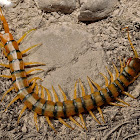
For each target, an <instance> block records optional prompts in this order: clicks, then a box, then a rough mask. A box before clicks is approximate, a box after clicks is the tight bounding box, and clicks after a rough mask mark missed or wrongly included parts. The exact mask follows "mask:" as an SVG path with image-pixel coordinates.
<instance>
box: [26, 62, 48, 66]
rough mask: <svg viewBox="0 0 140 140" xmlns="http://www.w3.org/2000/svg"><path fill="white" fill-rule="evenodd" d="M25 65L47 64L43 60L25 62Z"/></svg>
mask: <svg viewBox="0 0 140 140" xmlns="http://www.w3.org/2000/svg"><path fill="white" fill-rule="evenodd" d="M24 65H25V66H29V65H46V64H44V63H41V62H24Z"/></svg>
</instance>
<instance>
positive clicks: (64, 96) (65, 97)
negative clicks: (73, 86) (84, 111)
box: [58, 85, 83, 128]
mask: <svg viewBox="0 0 140 140" xmlns="http://www.w3.org/2000/svg"><path fill="white" fill-rule="evenodd" d="M58 87H59V90H60V92H61V93H62V95H63V98H64V101H66V100H67V96H66V94H65V92H64V91H63V90H62V88H61V86H60V85H58ZM69 119H70V120H71V121H72V122H73V123H75V124H76V125H77V126H79V127H80V128H83V126H81V125H80V124H79V123H78V122H77V121H76V120H75V119H74V118H73V117H72V116H70V117H69Z"/></svg>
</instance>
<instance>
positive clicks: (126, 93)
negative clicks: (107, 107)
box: [122, 91, 136, 99]
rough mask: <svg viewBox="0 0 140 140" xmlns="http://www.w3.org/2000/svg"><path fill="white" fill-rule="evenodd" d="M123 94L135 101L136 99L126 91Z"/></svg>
mask: <svg viewBox="0 0 140 140" xmlns="http://www.w3.org/2000/svg"><path fill="white" fill-rule="evenodd" d="M122 94H125V95H127V96H129V97H131V98H133V99H136V98H135V97H134V96H132V95H131V94H130V93H128V92H126V91H123V92H122Z"/></svg>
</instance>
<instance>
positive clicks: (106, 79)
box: [100, 73, 109, 87]
mask: <svg viewBox="0 0 140 140" xmlns="http://www.w3.org/2000/svg"><path fill="white" fill-rule="evenodd" d="M100 74H101V75H102V76H103V77H104V79H105V86H106V87H107V86H108V85H109V83H108V78H107V77H106V76H105V75H104V74H103V73H100Z"/></svg>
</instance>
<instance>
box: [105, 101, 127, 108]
mask: <svg viewBox="0 0 140 140" xmlns="http://www.w3.org/2000/svg"><path fill="white" fill-rule="evenodd" d="M108 104H110V105H114V106H120V107H126V106H124V105H121V104H116V103H113V102H110V103H108Z"/></svg>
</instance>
